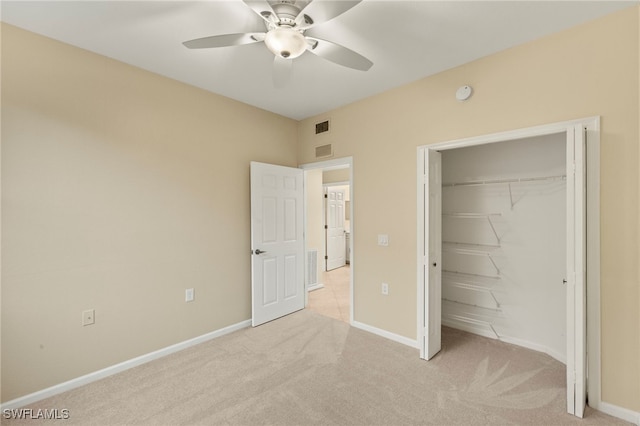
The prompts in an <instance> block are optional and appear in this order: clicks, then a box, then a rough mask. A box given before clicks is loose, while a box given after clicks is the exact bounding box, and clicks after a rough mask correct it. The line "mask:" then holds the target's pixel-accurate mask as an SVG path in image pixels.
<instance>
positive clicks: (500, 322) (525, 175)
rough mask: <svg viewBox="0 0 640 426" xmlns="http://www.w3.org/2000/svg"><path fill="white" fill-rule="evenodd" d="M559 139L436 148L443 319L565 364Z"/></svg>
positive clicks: (563, 209) (563, 214)
mask: <svg viewBox="0 0 640 426" xmlns="http://www.w3.org/2000/svg"><path fill="white" fill-rule="evenodd" d="M565 147H566V135H565V134H564V133H562V134H558V135H550V136H543V137H536V138H527V139H521V140H516V141H508V142H500V143H492V144H487V145H481V146H474V147H467V148H459V149H453V150H446V151H443V152H442V173H443V175H442V181H443V188H442V212H443V217H442V241H443V242H442V257H443V273H442V298H443V300H442V323H443V324H444V325H447V326H450V327H455V328H460V329H463V330H467V331H471V332H473V333H477V334H481V335H484V336H488V337H493V338H499V339H501V340H504V341H508V342H512V343H516V344H520V345H522V346H526V347H530V348H532V349H536V350H540V351H544V352H547V353H549V354H550V355H551V356H553V357H554V358H556V359H559V360H561V361H563V362H565V360H566V336H565V332H566V318H565V313H566V289H565V285H564V283H563V280H564V279H565V271H566V241H565V238H566V237H565V236H566V231H565V230H566V179H565V176H564V175H565V171H566V170H565V168H566V165H565V158H566V152H565V149H566V148H565Z"/></svg>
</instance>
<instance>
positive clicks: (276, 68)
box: [273, 55, 293, 89]
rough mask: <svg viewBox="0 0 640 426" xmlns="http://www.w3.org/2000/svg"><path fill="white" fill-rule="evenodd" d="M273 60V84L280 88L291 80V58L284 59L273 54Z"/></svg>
mask: <svg viewBox="0 0 640 426" xmlns="http://www.w3.org/2000/svg"><path fill="white" fill-rule="evenodd" d="M274 58H275V59H274V60H273V85H274V86H275V87H276V89H282V88H283V87H285V86H287V85H288V84H289V82H290V81H291V74H292V71H293V59H284V58H281V57H280V56H277V55H276V56H275V57H274Z"/></svg>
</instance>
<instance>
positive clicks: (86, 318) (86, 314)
mask: <svg viewBox="0 0 640 426" xmlns="http://www.w3.org/2000/svg"><path fill="white" fill-rule="evenodd" d="M95 322H96V311H95V310H93V309H87V310H86V311H82V325H83V326H85V325H91V324H95Z"/></svg>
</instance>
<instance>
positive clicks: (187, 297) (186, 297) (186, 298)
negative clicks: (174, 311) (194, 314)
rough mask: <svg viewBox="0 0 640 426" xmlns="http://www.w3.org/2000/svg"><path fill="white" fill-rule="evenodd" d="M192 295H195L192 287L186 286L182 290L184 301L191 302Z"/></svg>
mask: <svg viewBox="0 0 640 426" xmlns="http://www.w3.org/2000/svg"><path fill="white" fill-rule="evenodd" d="M194 297H195V294H194V291H193V289H192V288H188V289H186V290H185V291H184V301H185V302H193V299H194Z"/></svg>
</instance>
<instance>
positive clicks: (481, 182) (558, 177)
mask: <svg viewBox="0 0 640 426" xmlns="http://www.w3.org/2000/svg"><path fill="white" fill-rule="evenodd" d="M566 178H567V175H556V176H539V177H528V178H513V179H489V180H474V181H468V182H454V183H443V184H442V187H443V188H444V187H449V186H473V185H492V184H496V183H518V182H535V181H544V180H549V181H554V180H564V179H566Z"/></svg>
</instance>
